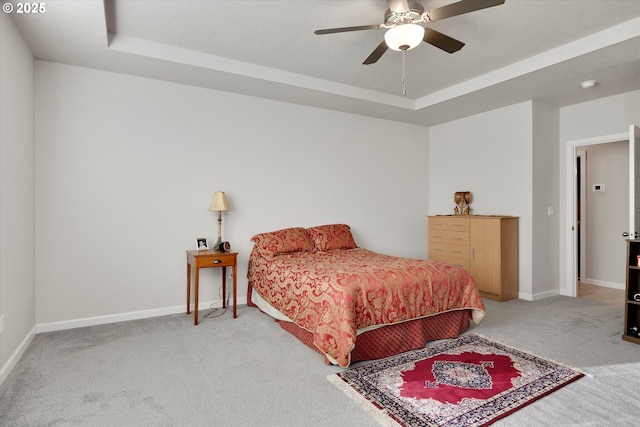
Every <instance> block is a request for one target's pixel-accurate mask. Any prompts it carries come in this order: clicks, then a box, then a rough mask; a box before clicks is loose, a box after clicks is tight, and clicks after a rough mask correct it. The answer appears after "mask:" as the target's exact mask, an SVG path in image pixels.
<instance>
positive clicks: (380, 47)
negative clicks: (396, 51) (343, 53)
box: [363, 40, 389, 65]
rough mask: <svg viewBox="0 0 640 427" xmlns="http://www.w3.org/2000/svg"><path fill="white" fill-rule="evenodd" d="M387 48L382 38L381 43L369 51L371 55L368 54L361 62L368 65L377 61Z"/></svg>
mask: <svg viewBox="0 0 640 427" xmlns="http://www.w3.org/2000/svg"><path fill="white" fill-rule="evenodd" d="M387 49H389V47H388V46H387V43H386V42H385V41H384V40H382V43H380V44H379V45H378V47H377V48H375V50H374V51H373V52H371V55H369V56H368V57H367V59H365V60H364V62H363V64H364V65H369V64H373V63H375V62H377V61H378V59H380V57H382V55H384V53H385V52H386V51H387Z"/></svg>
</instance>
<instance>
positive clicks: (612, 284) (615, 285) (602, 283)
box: [581, 277, 625, 291]
mask: <svg viewBox="0 0 640 427" xmlns="http://www.w3.org/2000/svg"><path fill="white" fill-rule="evenodd" d="M581 282H582V283H586V284H588V285H596V286H603V287H605V288H612V289H620V290H623V291H624V290H625V284H624V283H615V282H607V281H604V280H596V279H589V278H586V277H585V279H584V280H581Z"/></svg>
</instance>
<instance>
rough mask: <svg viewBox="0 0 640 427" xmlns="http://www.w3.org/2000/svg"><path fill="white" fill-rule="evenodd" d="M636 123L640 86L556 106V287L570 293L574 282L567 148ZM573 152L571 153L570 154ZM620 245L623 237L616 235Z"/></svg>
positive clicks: (639, 111)
mask: <svg viewBox="0 0 640 427" xmlns="http://www.w3.org/2000/svg"><path fill="white" fill-rule="evenodd" d="M631 124H640V90H639V91H634V92H627V93H624V94H620V95H616V96H611V97H607V98H602V99H598V100H595V101H590V102H585V103H581V104H576V105H571V106H568V107H564V108H561V109H560V144H559V147H558V148H559V159H560V176H559V184H560V185H559V188H560V202H559V204H560V212H559V216H558V219H559V220H560V224H559V231H560V234H559V236H560V242H559V244H560V248H559V280H560V291H561V293H563V294H566V295H572V292H573V290H574V288H575V284H573V283H571V280H569V278H570V277H571V271H572V269H574V268H575V267H574V264H573V255H572V253H573V246H572V243H571V242H572V241H573V232H572V230H571V224H572V222H571V216H572V215H573V213H572V212H571V211H570V210H569V208H567V206H568V205H569V206H570V205H571V203H569V204H568V201H570V197H571V194H570V193H569V190H568V188H569V187H571V182H569V180H568V178H567V177H568V176H571V175H570V174H571V168H570V167H569V166H568V165H569V164H571V158H568V156H569V154H568V151H570V150H569V149H568V148H569V147H570V146H572V145H573V144H575V143H576V141H581V140H593V139H599V138H600V137H602V138H605V139H606V137H608V136H610V135H618V134H628V131H629V125H631ZM571 155H573V154H571ZM620 245H622V246H624V245H625V241H624V239H623V238H622V237H620Z"/></svg>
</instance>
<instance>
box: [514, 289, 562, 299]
mask: <svg viewBox="0 0 640 427" xmlns="http://www.w3.org/2000/svg"><path fill="white" fill-rule="evenodd" d="M559 294H560V291H559V290H558V289H552V290H549V291H544V292H537V293H535V294H530V293H524V292H518V299H522V300H525V301H539V300H541V299H545V298H549V297H553V296H556V295H559Z"/></svg>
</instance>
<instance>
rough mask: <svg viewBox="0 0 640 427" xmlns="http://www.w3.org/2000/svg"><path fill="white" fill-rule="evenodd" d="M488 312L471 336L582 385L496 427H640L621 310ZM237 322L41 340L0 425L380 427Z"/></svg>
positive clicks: (260, 322)
mask: <svg viewBox="0 0 640 427" xmlns="http://www.w3.org/2000/svg"><path fill="white" fill-rule="evenodd" d="M485 303H486V305H487V315H486V317H485V319H484V320H483V322H482V323H481V324H480V325H477V326H473V327H472V328H471V329H470V332H474V333H478V334H482V335H485V336H487V337H489V338H491V339H494V340H496V341H500V342H504V343H506V344H508V345H511V346H513V347H516V348H519V349H522V350H528V351H531V352H533V353H535V354H537V355H539V356H541V357H546V358H549V359H553V360H555V361H558V362H561V363H565V364H567V365H570V366H573V367H576V368H579V369H581V370H582V371H584V372H585V373H586V374H587V376H586V377H584V378H581V379H580V380H578V381H576V382H574V383H572V384H570V385H568V386H566V387H564V388H563V389H561V390H559V391H557V392H555V393H553V394H552V395H550V396H547V397H545V398H543V399H541V400H539V401H538V402H535V403H533V404H532V405H530V406H528V407H526V408H524V409H522V410H520V411H518V412H516V413H515V414H513V415H510V416H509V417H507V418H505V419H504V420H501V421H499V422H497V423H496V424H495V425H497V426H551V425H553V426H577V425H580V426H607V425H610V426H619V425H634V423H637V419H638V396H639V395H638V390H639V389H640V386H639V385H640V346H639V345H636V344H632V343H628V342H623V341H622V340H621V338H620V331H621V329H622V313H620V312H619V310H618V309H616V308H615V307H612V306H608V305H605V304H599V303H596V302H592V301H585V300H581V299H577V298H568V297H553V298H549V299H546V300H543V301H537V302H527V301H521V300H514V301H508V302H503V303H499V302H495V301H489V300H487V301H485ZM202 314H204V313H202ZM238 314H239V317H238V318H237V319H232V318H231V313H229V312H227V313H225V314H224V315H223V316H222V317H220V318H217V319H203V320H202V321H201V323H200V325H199V326H197V327H194V326H193V318H192V317H191V316H186V315H172V316H164V317H158V318H153V319H144V320H136V321H131V322H122V323H117V324H112V325H102V326H94V327H88V328H80V329H75V330H68V331H60V332H51V333H46V334H40V335H38V336H36V337H35V339H34V340H33V342H32V344H31V345H30V347H29V349H28V350H27V351H26V352H25V354H24V356H23V358H22V359H21V360H20V361H19V362H18V364H17V366H16V368H15V369H14V370H13V372H12V373H11V374H10V375H9V377H8V378H7V380H6V381H5V382H4V384H3V385H2V387H1V388H0V425H2V426H183V425H193V426H217V425H224V426H376V425H377V423H376V421H375V419H374V418H373V417H372V416H371V415H370V414H368V413H367V412H365V411H363V410H362V409H361V407H360V406H359V405H358V404H357V403H355V402H353V401H352V400H351V399H349V398H348V397H347V396H345V395H344V394H343V393H342V392H341V391H340V390H337V389H336V388H335V387H333V385H331V384H330V383H329V382H328V381H327V380H326V376H327V375H328V374H330V373H334V372H337V371H339V370H340V368H338V367H335V366H326V365H324V363H323V361H322V357H321V356H320V355H319V354H318V353H316V352H314V351H313V350H310V349H308V348H307V347H305V346H304V345H302V344H301V343H299V342H298V341H297V340H296V339H295V338H293V337H292V336H291V335H290V334H288V333H286V332H285V331H283V330H282V329H280V327H278V326H277V324H276V323H274V322H273V321H272V320H271V319H269V318H268V317H267V316H265V315H264V314H262V313H260V312H259V311H258V310H256V309H253V308H247V307H243V308H241V309H239V311H238ZM362 363H366V362H362Z"/></svg>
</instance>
